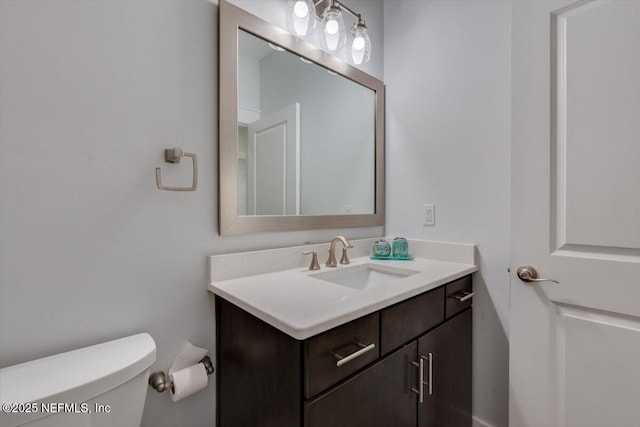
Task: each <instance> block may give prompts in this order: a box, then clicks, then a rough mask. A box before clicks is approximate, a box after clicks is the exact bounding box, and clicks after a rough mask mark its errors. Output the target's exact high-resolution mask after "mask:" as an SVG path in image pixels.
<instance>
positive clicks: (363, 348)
mask: <svg viewBox="0 0 640 427" xmlns="http://www.w3.org/2000/svg"><path fill="white" fill-rule="evenodd" d="M355 344H356V345H357V346H358V347H360V350H358V351H355V352H353V353H351V354H349V355H347V356H342V355H341V354H338V353H332V354H333V355H334V356H335V358H336V359H338V361H337V362H336V366H337V367H340V366H342V365H344V364H345V363H349V362H351V361H352V360H353V359H357V358H358V357H360V356H362V355H363V354H365V353H367V352H369V351H371V350H373V349H374V348H376V345H375V343H371V344H369V345H365V344H362V343H359V342H357V343H355Z"/></svg>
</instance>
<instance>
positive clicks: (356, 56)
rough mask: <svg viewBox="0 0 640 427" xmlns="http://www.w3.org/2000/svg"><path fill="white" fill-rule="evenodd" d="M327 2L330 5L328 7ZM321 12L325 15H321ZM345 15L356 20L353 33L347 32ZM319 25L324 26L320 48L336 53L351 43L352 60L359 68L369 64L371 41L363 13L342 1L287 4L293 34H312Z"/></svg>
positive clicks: (296, 0) (298, 0) (297, 0)
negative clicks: (355, 10) (357, 11)
mask: <svg viewBox="0 0 640 427" xmlns="http://www.w3.org/2000/svg"><path fill="white" fill-rule="evenodd" d="M325 3H326V6H324V4H325ZM323 7H324V9H322V8H323ZM320 10H322V13H320V12H319V11H320ZM343 12H347V13H348V14H349V15H351V16H353V17H354V18H355V19H356V22H355V23H354V25H353V27H352V28H351V31H350V32H349V34H347V30H346V29H345V23H344V17H343ZM318 23H319V24H320V30H319V31H320V45H321V46H322V48H323V49H324V50H326V51H328V52H331V53H334V52H337V51H339V50H340V49H342V48H343V47H344V46H345V44H347V57H348V59H349V60H350V61H352V62H353V63H354V64H356V65H361V64H366V63H367V62H369V59H371V38H370V37H369V33H368V31H367V26H366V24H365V22H364V19H362V16H361V15H360V14H359V13H356V12H354V11H353V10H352V9H350V8H349V7H347V6H345V5H344V4H343V3H341V2H339V1H338V0H315V1H314V0H289V3H288V4H287V27H288V28H289V31H291V32H292V33H293V34H295V35H297V36H299V37H304V36H307V35H309V34H311V33H312V32H313V30H314V29H315V27H316V25H317V24H318ZM347 40H348V43H347Z"/></svg>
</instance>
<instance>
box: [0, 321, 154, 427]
mask: <svg viewBox="0 0 640 427" xmlns="http://www.w3.org/2000/svg"><path fill="white" fill-rule="evenodd" d="M155 359H156V344H155V342H154V341H153V338H151V335H149V334H146V333H143V334H138V335H132V336H130V337H126V338H121V339H118V340H114V341H109V342H106V343H102V344H97V345H94V346H91V347H85V348H81V349H78V350H74V351H70V352H67V353H61V354H56V355H54V356H50V357H45V358H43V359H38V360H33V361H31V362H26V363H22V364H20V365H14V366H9V367H7V368H3V369H0V402H1V403H2V405H3V406H2V410H0V426H2V427H14V426H29V427H41V426H42V427H44V426H47V427H76V426H77V427H80V426H83V427H87V426H91V427H114V426H117V427H139V426H140V422H141V420H142V411H143V409H144V401H145V397H146V393H147V378H148V373H149V367H150V366H151V364H152V363H153V362H154V361H155Z"/></svg>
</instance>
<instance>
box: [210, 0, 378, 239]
mask: <svg viewBox="0 0 640 427" xmlns="http://www.w3.org/2000/svg"><path fill="white" fill-rule="evenodd" d="M218 29H219V39H218V40H219V49H218V52H219V73H218V78H219V81H218V89H219V97H220V98H219V99H220V104H219V135H218V171H219V173H218V179H219V181H218V190H219V191H218V193H219V198H218V207H219V208H218V213H219V216H218V219H219V221H218V222H219V227H218V232H219V234H220V235H234V234H251V233H258V232H277V231H294V230H311V229H322V228H350V227H375V226H382V225H384V215H385V212H384V209H385V193H384V188H385V176H384V173H385V166H384V161H385V152H384V151H385V148H384V120H385V115H384V83H383V82H382V81H380V80H378V79H376V78H375V77H373V76H371V75H369V74H367V73H365V72H364V71H361V70H359V69H357V68H355V67H354V66H352V65H350V64H348V63H346V62H344V61H342V60H341V59H339V58H337V57H335V56H333V55H330V54H328V53H326V52H324V51H322V50H321V49H320V48H318V47H316V46H314V45H312V44H310V43H307V42H306V41H304V40H302V39H299V38H297V37H295V36H293V35H291V34H289V33H288V32H286V31H285V30H282V29H280V28H278V27H276V26H274V25H272V24H270V23H268V22H266V21H263V20H261V19H259V18H257V17H256V16H254V15H252V14H250V13H248V12H246V11H244V10H242V9H240V8H238V7H236V6H234V5H232V4H231V3H229V2H228V1H227V0H220V8H219V25H218ZM240 30H244V31H246V32H248V33H250V34H253V35H255V36H256V37H259V38H261V39H264V40H266V41H268V42H270V43H273V44H275V45H278V46H281V47H283V48H285V49H286V50H288V51H290V52H293V53H295V54H296V55H299V56H301V57H303V58H306V59H308V60H310V61H313V62H315V63H316V64H318V65H320V66H322V67H325V68H327V69H329V70H332V71H334V72H336V73H338V74H340V75H342V76H344V77H346V78H348V79H350V80H352V81H354V82H356V83H358V84H360V85H362V86H365V87H367V88H369V89H371V90H373V91H374V92H375V203H374V209H375V211H374V213H372V214H356V215H349V214H346V215H302V216H294V215H278V216H275V215H274V216H267V215H261V216H240V215H238V162H237V155H238V31H240Z"/></svg>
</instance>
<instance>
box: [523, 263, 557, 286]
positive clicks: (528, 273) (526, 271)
mask: <svg viewBox="0 0 640 427" xmlns="http://www.w3.org/2000/svg"><path fill="white" fill-rule="evenodd" d="M516 274H517V275H518V279H520V280H522V281H523V282H527V283H531V282H553V283H558V284H559V283H560V282H558V281H557V280H553V279H540V278H538V272H537V271H536V269H535V268H533V267H531V266H530V265H523V266H520V267H518V271H517V272H516Z"/></svg>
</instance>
